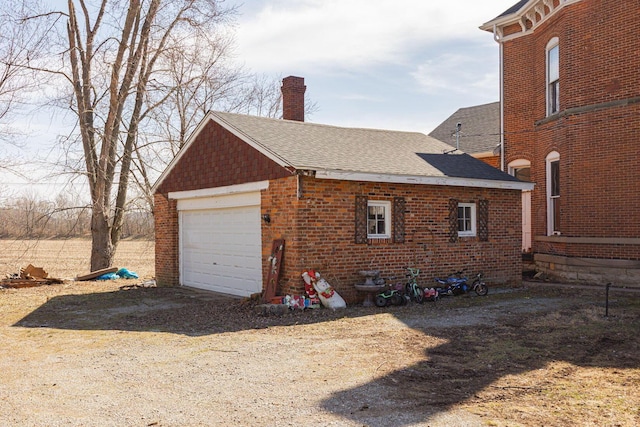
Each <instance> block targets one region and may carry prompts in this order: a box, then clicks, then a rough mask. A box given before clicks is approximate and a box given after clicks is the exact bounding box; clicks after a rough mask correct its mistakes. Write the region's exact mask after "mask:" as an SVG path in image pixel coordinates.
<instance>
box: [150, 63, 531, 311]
mask: <svg viewBox="0 0 640 427" xmlns="http://www.w3.org/2000/svg"><path fill="white" fill-rule="evenodd" d="M305 88H306V86H305V85H304V80H303V79H302V78H300V77H293V76H291V77H287V78H285V79H284V80H283V87H282V90H283V103H284V105H283V114H284V118H285V119H283V120H278V119H271V118H264V117H255V116H247V115H240V114H232V113H221V112H210V113H208V114H207V115H206V117H205V118H204V119H203V120H202V122H201V123H200V124H199V125H198V127H197V129H196V130H195V132H194V133H193V134H192V135H191V137H190V138H189V140H188V141H187V143H186V144H185V146H184V147H183V148H182V150H181V151H180V152H179V153H178V155H177V156H176V157H175V158H174V159H173V161H172V162H171V163H170V164H169V166H168V167H167V168H166V170H165V171H164V172H163V173H162V175H161V176H160V178H159V179H158V181H157V182H156V184H155V185H154V197H155V221H156V280H157V282H158V284H159V285H161V286H162V285H164V286H167V285H169V286H171V285H187V286H192V287H198V288H203V289H209V290H213V291H218V292H224V293H229V294H235V295H242V296H247V295H251V294H254V293H258V292H261V291H262V290H263V284H264V283H266V277H267V275H268V269H269V267H270V263H269V257H270V254H271V248H272V242H273V241H274V240H275V239H284V240H285V250H284V258H283V263H282V271H281V275H280V280H279V283H278V294H289V293H292V294H300V293H302V292H303V289H304V285H303V281H302V279H301V276H300V274H301V272H302V271H304V270H305V269H307V268H314V269H316V270H317V271H319V272H320V273H321V274H323V276H324V277H326V278H327V279H328V281H329V282H330V283H331V284H332V285H333V286H334V287H335V288H336V289H337V290H338V292H339V293H340V294H341V295H342V296H343V297H344V299H345V300H346V301H347V302H350V303H353V302H357V301H359V300H361V299H362V298H363V297H364V296H363V295H359V294H358V292H357V291H356V290H355V288H354V286H353V285H355V284H357V283H361V281H362V277H361V276H360V275H359V274H358V271H359V270H362V269H370V268H376V269H379V270H381V272H382V274H383V276H390V275H399V274H402V273H403V267H405V266H408V265H410V266H416V267H419V268H421V269H422V271H423V274H422V275H421V278H420V279H421V281H423V282H425V281H426V283H430V282H431V280H432V278H433V277H434V275H436V274H438V275H442V274H447V273H450V272H451V271H453V270H454V269H459V268H461V267H466V268H467V269H468V270H470V271H472V272H473V271H478V270H482V271H484V272H485V274H486V275H487V276H488V277H489V278H490V282H491V283H494V284H495V283H503V284H504V283H509V284H515V283H519V281H520V279H521V277H520V266H521V262H520V238H521V236H520V232H519V227H520V204H519V203H520V194H521V191H522V190H523V189H527V188H531V187H532V184H530V183H526V182H521V181H519V180H517V179H515V178H514V177H512V176H510V175H508V174H506V173H503V172H501V171H499V170H497V169H495V168H493V167H491V166H488V165H486V164H485V163H483V162H481V161H479V160H476V159H474V158H472V157H471V156H469V155H466V154H462V153H459V152H457V153H453V152H449V151H451V150H450V149H451V147H450V146H448V145H446V144H443V143H442V142H440V141H438V140H436V139H434V138H431V137H428V136H426V135H424V134H421V133H412V132H397V131H385V130H374V129H351V128H342V127H335V126H327V125H320V124H314V123H308V122H304V101H303V100H304V91H305ZM448 152H449V153H448Z"/></svg>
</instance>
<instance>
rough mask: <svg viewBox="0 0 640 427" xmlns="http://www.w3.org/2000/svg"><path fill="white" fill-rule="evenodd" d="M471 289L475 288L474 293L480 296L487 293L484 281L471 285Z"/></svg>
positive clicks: (487, 289) (487, 288)
mask: <svg viewBox="0 0 640 427" xmlns="http://www.w3.org/2000/svg"><path fill="white" fill-rule="evenodd" d="M473 290H475V291H476V294H478V295H480V296H481V297H483V296H485V295H487V294H488V293H489V287H488V286H487V285H486V283H484V282H479V283H476V284H475V285H473Z"/></svg>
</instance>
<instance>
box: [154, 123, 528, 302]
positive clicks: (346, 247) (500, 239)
mask: <svg viewBox="0 0 640 427" xmlns="http://www.w3.org/2000/svg"><path fill="white" fill-rule="evenodd" d="M233 156H237V158H234V157H233ZM219 162H220V164H218V163H219ZM265 179H269V180H270V183H269V188H268V189H267V190H263V191H262V201H261V213H262V214H269V216H270V218H271V222H270V223H269V224H265V223H263V227H262V242H263V250H262V255H263V282H265V283H266V277H267V266H268V258H269V255H270V252H271V245H272V241H273V240H274V239H278V238H283V239H285V242H286V243H285V253H284V261H283V265H282V276H281V277H282V278H281V281H280V286H279V292H280V293H281V294H286V293H301V292H302V290H303V282H302V279H301V276H300V274H301V273H302V271H304V270H305V269H307V268H314V269H316V270H317V271H319V272H320V273H321V274H323V275H324V277H326V278H327V280H329V282H330V283H331V284H332V285H333V286H335V287H336V288H337V289H338V291H339V292H340V294H341V295H343V297H344V298H345V299H346V300H347V301H349V302H354V301H357V300H360V299H361V298H362V295H358V294H357V292H356V291H355V289H354V288H353V285H354V284H356V283H358V282H360V281H361V280H362V278H361V277H360V275H359V274H358V271H359V270H361V269H368V268H376V269H380V270H381V271H382V273H383V275H385V276H390V275H403V267H404V266H407V265H409V266H416V267H419V268H421V269H422V275H421V277H420V280H421V283H422V284H424V285H430V284H432V283H433V277H434V276H436V275H446V274H449V273H451V272H453V271H455V270H458V269H460V268H462V267H465V268H467V269H468V270H469V271H470V272H474V271H480V270H482V271H483V272H485V274H486V276H487V277H488V280H489V283H494V284H495V283H509V284H515V283H519V281H520V269H521V266H520V246H521V243H520V238H521V233H520V222H521V219H520V213H521V212H520V192H519V191H512V190H490V189H475V188H462V187H442V186H416V185H408V184H378V183H361V182H348V181H333V180H318V179H315V178H313V177H309V176H300V177H298V176H294V175H291V174H290V173H289V172H288V171H287V170H285V169H283V168H281V167H280V166H278V165H276V164H275V163H273V162H272V161H271V160H269V159H267V158H266V157H264V156H263V155H261V154H259V153H258V152H257V151H255V150H254V149H252V148H251V147H249V146H248V145H246V144H245V143H243V142H241V141H239V140H238V139H237V138H236V137H235V136H233V135H230V134H228V133H227V132H225V131H224V130H223V129H222V128H220V127H219V126H218V125H216V124H214V123H210V124H209V125H207V126H206V127H205V128H204V130H203V131H202V132H201V133H200V135H199V136H198V138H197V139H196V140H195V141H194V143H193V144H192V146H191V147H190V149H189V150H188V151H187V152H186V153H185V154H184V155H183V156H182V158H181V160H180V162H178V163H177V164H176V165H175V167H174V169H173V170H172V171H171V172H170V173H169V175H168V176H167V177H166V178H165V180H164V182H163V183H162V184H161V185H160V187H159V190H158V192H157V193H156V194H155V203H156V205H155V212H156V215H155V221H156V280H157V281H158V284H159V285H161V286H164V285H177V284H178V281H179V271H178V269H179V265H178V263H179V254H178V213H177V203H176V201H175V200H169V199H168V198H167V193H168V192H170V191H183V190H195V189H200V188H211V187H216V186H223V185H232V184H240V183H245V182H253V181H261V180H265ZM356 195H366V196H368V197H369V199H370V200H389V201H392V200H393V198H394V197H404V198H405V201H406V213H405V233H406V241H405V242H404V243H394V242H392V241H379V240H372V241H370V242H369V244H355V243H354V241H355V197H356ZM450 198H455V199H458V200H459V201H460V202H473V201H475V202H478V200H480V199H486V200H489V241H487V242H480V241H478V239H477V238H462V239H460V240H459V241H458V242H457V243H450V242H449V231H448V230H449V229H448V227H449V225H448V224H449V222H448V216H449V211H448V205H449V199H450Z"/></svg>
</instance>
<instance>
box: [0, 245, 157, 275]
mask: <svg viewBox="0 0 640 427" xmlns="http://www.w3.org/2000/svg"><path fill="white" fill-rule="evenodd" d="M154 256H155V246H154V242H153V241H149V240H123V241H121V242H120V244H119V245H118V249H117V252H116V258H115V263H114V267H118V268H127V269H128V270H130V271H133V272H136V273H137V274H138V275H139V276H140V277H141V278H152V277H154V275H155V273H154V270H155V268H154ZM90 258H91V241H90V240H88V239H67V240H0V277H4V276H5V275H7V274H12V273H18V272H19V271H20V268H23V267H26V266H27V265H29V264H32V265H34V266H35V267H42V268H44V269H45V271H47V272H48V273H49V277H55V278H60V279H69V278H74V277H76V276H79V275H83V274H86V273H89V266H90V262H89V261H90Z"/></svg>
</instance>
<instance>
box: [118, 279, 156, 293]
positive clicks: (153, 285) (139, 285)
mask: <svg viewBox="0 0 640 427" xmlns="http://www.w3.org/2000/svg"><path fill="white" fill-rule="evenodd" d="M156 287H157V285H156V281H155V280H147V281H145V282H142V283H136V284H133V285H123V286H120V288H118V289H120V290H121V291H128V290H130V289H140V288H156Z"/></svg>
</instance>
